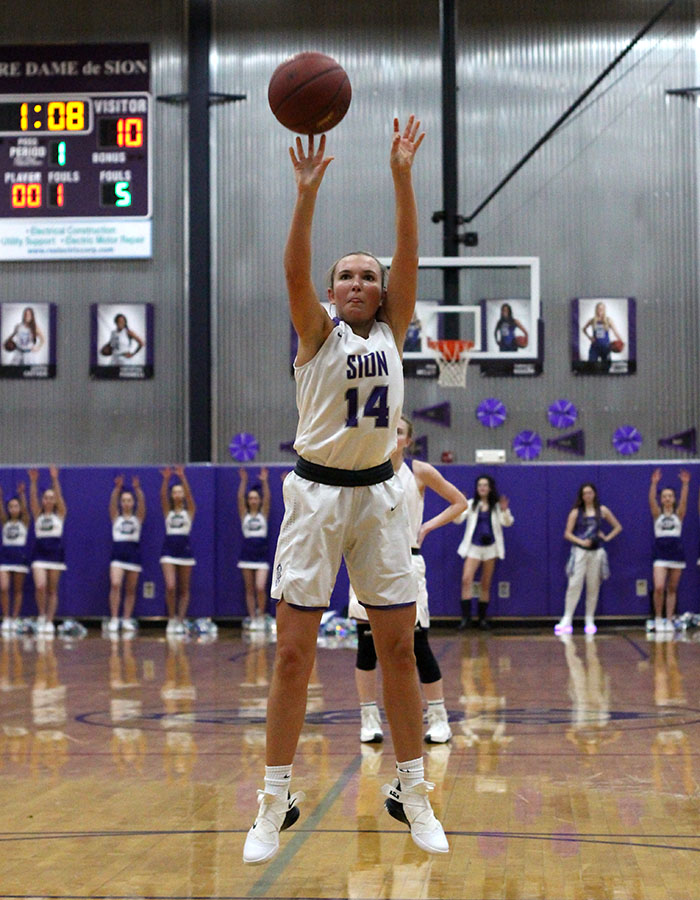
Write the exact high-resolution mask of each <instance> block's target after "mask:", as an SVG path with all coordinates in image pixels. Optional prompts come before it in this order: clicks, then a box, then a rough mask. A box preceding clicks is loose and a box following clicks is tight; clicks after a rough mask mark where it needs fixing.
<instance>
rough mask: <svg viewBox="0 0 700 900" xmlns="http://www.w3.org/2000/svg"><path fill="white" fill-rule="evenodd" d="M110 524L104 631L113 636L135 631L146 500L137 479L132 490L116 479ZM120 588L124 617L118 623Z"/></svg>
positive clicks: (118, 478) (136, 478)
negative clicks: (137, 587) (107, 610)
mask: <svg viewBox="0 0 700 900" xmlns="http://www.w3.org/2000/svg"><path fill="white" fill-rule="evenodd" d="M109 517H110V519H111V521H112V559H111V562H110V564H109V614H110V620H109V623H108V625H107V630H108V631H109V632H111V633H113V634H115V633H116V632H118V631H119V627H120V625H121V628H122V630H123V631H124V632H125V633H129V632H134V631H135V630H136V622H135V621H134V618H133V614H134V606H135V605H136V585H137V583H138V580H139V575H140V573H141V526H142V525H143V520H144V519H145V518H146V498H145V496H144V493H143V491H142V490H141V482H140V480H139V477H138V475H134V476H132V479H131V490H125V489H124V476H123V475H117V477H116V478H115V479H114V489H113V490H112V493H111V496H110V498H109ZM122 587H123V588H124V616H123V618H122V619H121V621H120V619H119V605H120V603H121V595H122Z"/></svg>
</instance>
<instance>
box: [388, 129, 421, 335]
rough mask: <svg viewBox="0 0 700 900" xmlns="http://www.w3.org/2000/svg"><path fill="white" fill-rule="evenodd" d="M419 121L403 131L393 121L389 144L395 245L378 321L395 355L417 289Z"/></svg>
mask: <svg viewBox="0 0 700 900" xmlns="http://www.w3.org/2000/svg"><path fill="white" fill-rule="evenodd" d="M419 129H420V122H419V121H418V119H416V118H415V116H409V119H408V122H407V123H406V127H405V128H404V130H403V132H401V131H400V130H399V120H398V119H394V136H393V140H392V142H391V155H390V160H389V161H390V165H391V175H392V178H393V181H394V204H395V227H396V246H395V248H394V255H393V256H392V258H391V269H390V270H389V282H388V284H387V291H386V299H385V301H384V305H383V307H382V318H383V319H384V320H385V321H386V322H388V324H389V326H390V327H391V330H392V332H393V334H394V340H395V341H396V346H397V347H398V348H399V352H401V349H402V347H403V343H404V340H405V338H406V332H407V331H408V326H409V325H410V324H411V319H412V318H413V310H414V308H415V305H416V292H417V289H418V211H417V208H416V195H415V192H414V190H413V177H412V172H411V169H412V166H413V160H414V158H415V155H416V151H417V150H418V148H419V147H420V145H421V144H422V143H423V138H424V137H425V133H424V132H421V133H420V134H418V131H419Z"/></svg>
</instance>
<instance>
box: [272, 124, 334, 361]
mask: <svg viewBox="0 0 700 900" xmlns="http://www.w3.org/2000/svg"><path fill="white" fill-rule="evenodd" d="M325 151H326V136H325V134H322V135H321V140H320V141H319V143H318V149H316V145H315V139H314V136H313V135H310V136H309V140H308V147H307V150H306V152H304V145H303V142H302V140H301V138H299V137H298V138H297V139H296V149H295V148H294V147H290V148H289V156H290V159H291V160H292V165H293V167H294V178H295V180H296V186H297V196H296V202H295V204H294V211H293V212H292V221H291V223H290V226H289V233H288V235H287V243H286V245H285V248H284V274H285V279H286V282H287V293H288V295H289V311H290V314H291V317H292V324H293V325H294V330H295V331H296V333H297V335H298V336H299V348H298V351H297V359H296V362H297V365H300V366H301V365H304V363H306V362H308V361H309V360H310V359H313V357H314V356H315V355H316V353H317V352H318V350H319V348H320V347H321V345H322V344H323V342H324V341H325V340H326V338H327V337H328V335H329V334H330V333H331V330H332V328H333V323H332V321H331V318H330V316H329V315H328V313H327V312H326V310H325V309H324V308H323V306H321V303H320V301H319V299H318V294H317V293H316V289H315V288H314V285H313V281H312V280H311V232H312V226H313V217H314V210H315V208H316V195H317V193H318V189H319V187H320V186H321V182H322V181H323V176H324V174H325V172H326V169H327V168H328V166H329V165H330V163H331V162H332V160H333V157H332V156H324V154H325Z"/></svg>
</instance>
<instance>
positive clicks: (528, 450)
mask: <svg viewBox="0 0 700 900" xmlns="http://www.w3.org/2000/svg"><path fill="white" fill-rule="evenodd" d="M513 450H514V451H515V455H516V456H517V457H518V459H525V460H529V459H537V457H538V456H539V455H540V453H541V452H542V438H541V437H540V436H539V434H537V432H536V431H521V432H520V434H516V435H515V437H514V438H513Z"/></svg>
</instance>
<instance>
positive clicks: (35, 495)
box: [27, 469, 41, 519]
mask: <svg viewBox="0 0 700 900" xmlns="http://www.w3.org/2000/svg"><path fill="white" fill-rule="evenodd" d="M27 475H29V508H30V509H31V511H32V516H34V518H35V519H36V518H38V517H39V516H40V515H41V504H40V503H39V490H38V486H37V483H38V481H39V470H38V469H27Z"/></svg>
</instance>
